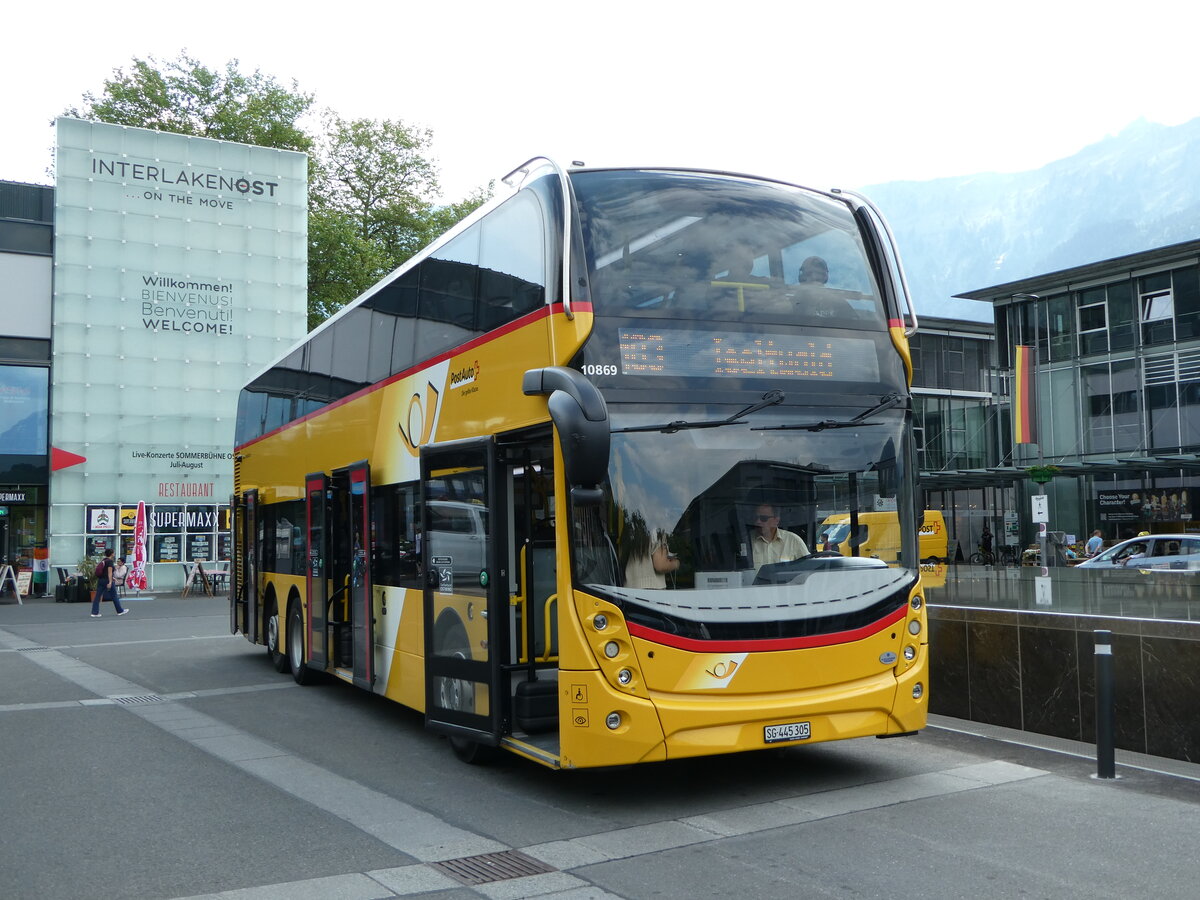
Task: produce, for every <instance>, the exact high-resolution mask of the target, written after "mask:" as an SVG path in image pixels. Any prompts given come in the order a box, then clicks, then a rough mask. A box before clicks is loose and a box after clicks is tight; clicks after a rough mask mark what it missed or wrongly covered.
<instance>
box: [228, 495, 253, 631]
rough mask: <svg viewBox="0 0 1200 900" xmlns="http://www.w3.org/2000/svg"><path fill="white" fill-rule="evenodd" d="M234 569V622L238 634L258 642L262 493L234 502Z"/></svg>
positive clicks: (232, 615) (233, 629) (232, 587)
mask: <svg viewBox="0 0 1200 900" xmlns="http://www.w3.org/2000/svg"><path fill="white" fill-rule="evenodd" d="M232 506H233V540H234V545H235V549H234V565H235V566H236V567H237V571H236V572H235V573H234V577H233V578H231V579H230V621H229V628H230V631H232V632H233V633H234V634H237V632H238V631H241V632H242V634H244V635H245V636H246V639H247V640H249V641H254V642H257V641H258V616H259V609H258V540H257V538H258V534H257V531H256V528H257V523H256V519H257V516H258V491H246V492H245V493H244V494H242V496H241V499H238V498H237V497H234V498H233V502H232Z"/></svg>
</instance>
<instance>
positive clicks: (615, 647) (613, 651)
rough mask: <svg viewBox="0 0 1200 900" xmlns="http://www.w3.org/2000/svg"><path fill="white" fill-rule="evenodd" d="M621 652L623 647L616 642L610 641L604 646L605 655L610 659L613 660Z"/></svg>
mask: <svg viewBox="0 0 1200 900" xmlns="http://www.w3.org/2000/svg"><path fill="white" fill-rule="evenodd" d="M620 652H621V645H620V644H618V643H617V642H616V641H609V642H608V643H607V644H605V645H604V655H605V656H607V657H608V658H609V659H613V658H614V657H616V655H617V654H618V653H620Z"/></svg>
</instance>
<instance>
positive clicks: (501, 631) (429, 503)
mask: <svg viewBox="0 0 1200 900" xmlns="http://www.w3.org/2000/svg"><path fill="white" fill-rule="evenodd" d="M503 492H504V491H503V479H502V478H498V477H496V448H495V442H494V439H493V438H491V437H487V438H481V439H471V440H465V441H456V442H454V443H451V444H444V445H441V446H425V447H422V448H421V501H422V503H421V505H422V522H423V526H422V548H421V559H422V567H423V568H422V571H423V572H424V579H425V581H424V591H425V723H426V725H427V727H429V728H430V729H432V730H434V731H439V732H442V733H444V734H448V735H450V738H451V742H452V744H453V745H454V749H455V752H456V753H457V754H458V755H459V756H461V757H463V758H464V759H470V758H473V757H474V755H475V753H476V752H477V751H479V750H480V748H483V747H494V746H496V745H497V744H498V743H499V741H500V736H501V734H502V733H504V732H505V731H506V729H507V725H506V722H507V719H508V706H509V698H508V692H507V690H505V689H503V688H502V681H501V678H502V666H503V662H504V655H505V653H504V648H506V647H507V646H508V635H507V630H508V629H507V623H508V600H509V592H508V582H509V579H508V572H507V566H508V562H507V559H508V554H507V552H504V550H503V548H505V547H506V543H505V533H506V528H507V518H508V517H507V514H506V512H505V510H506V509H507V505H506V500H505V498H504V496H503Z"/></svg>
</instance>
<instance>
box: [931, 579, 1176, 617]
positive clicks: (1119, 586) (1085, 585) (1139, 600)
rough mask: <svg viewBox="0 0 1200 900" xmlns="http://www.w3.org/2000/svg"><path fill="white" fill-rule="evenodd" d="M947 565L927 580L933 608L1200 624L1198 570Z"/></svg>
mask: <svg viewBox="0 0 1200 900" xmlns="http://www.w3.org/2000/svg"><path fill="white" fill-rule="evenodd" d="M1042 571H1043V570H1042V569H1041V568H1040V567H1037V566H1014V567H1008V568H987V567H981V566H967V565H958V566H948V567H947V568H946V572H945V581H944V583H941V581H942V579H941V578H938V579H936V580H934V579H930V580H928V581H927V589H926V594H927V599H928V602H929V603H931V604H934V605H937V606H965V607H981V608H987V609H1009V610H1030V611H1035V612H1056V613H1072V614H1076V615H1093V616H1119V617H1123V618H1136V619H1166V620H1172V621H1193V622H1200V571H1161V570H1143V569H1081V568H1065V567H1063V568H1050V569H1047V570H1046V571H1047V572H1048V573H1049V574H1048V575H1046V576H1043V575H1042V574H1041V573H1042Z"/></svg>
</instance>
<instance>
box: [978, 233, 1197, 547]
mask: <svg viewBox="0 0 1200 900" xmlns="http://www.w3.org/2000/svg"><path fill="white" fill-rule="evenodd" d="M961 296H963V297H965V298H969V299H976V300H987V301H989V302H991V303H992V304H993V307H994V310H995V324H996V351H997V354H998V357H997V363H998V366H999V370H1000V373H1001V374H1002V375H1003V376H1004V378H1003V379H1002V381H1003V382H1004V383H1005V384H1007V383H1008V381H1009V379H1010V378H1011V377H1012V373H1013V369H1014V349H1013V348H1014V347H1015V346H1016V345H1018V344H1024V345H1027V346H1030V347H1034V348H1036V360H1037V362H1036V370H1035V376H1036V377H1035V381H1036V392H1035V393H1036V397H1037V399H1038V400H1039V402H1038V404H1037V411H1036V422H1037V436H1038V438H1039V443H1037V444H1032V443H1031V444H1018V445H1012V446H1011V450H1012V456H1011V459H1010V460H998V463H999V466H1000V468H1004V467H1012V468H1014V469H1016V470H1024V469H1025V468H1027V467H1029V466H1031V465H1034V464H1037V463H1038V462H1042V463H1045V464H1047V465H1053V466H1056V467H1057V472H1056V473H1055V477H1054V479H1053V480H1052V481H1050V482H1049V483H1048V484H1047V485H1046V493H1047V494H1048V495H1049V496H1050V526H1049V528H1050V530H1052V531H1061V532H1063V533H1065V534H1067V535H1075V536H1076V537H1077V538H1078V539H1080V540H1082V539H1085V538H1086V536H1087V535H1089V534H1090V533H1091V532H1092V531H1093V530H1095V529H1100V530H1101V532H1102V533H1103V536H1104V538H1105V539H1106V540H1107V541H1109V542H1111V541H1114V540H1118V539H1122V538H1125V537H1130V536H1133V535H1136V534H1137V533H1138V532H1140V531H1151V532H1175V531H1180V532H1182V531H1195V530H1200V529H1197V526H1196V525H1195V524H1194V523H1195V516H1196V507H1195V503H1196V498H1197V493H1198V490H1200V455H1198V454H1200V241H1193V242H1187V243H1184V244H1177V245H1172V246H1169V247H1163V248H1159V249H1156V250H1152V251H1147V252H1145V253H1138V254H1131V255H1129V256H1124V257H1119V258H1116V259H1111V260H1106V261H1103V262H1098V263H1094V264H1090V265H1087V266H1081V267H1078V268H1075V269H1070V270H1064V271H1061V272H1055V273H1050V274H1047V275H1043V276H1038V277H1036V278H1030V279H1025V280H1023V281H1020V282H1013V283H1009V284H1003V285H997V286H995V287H990V288H984V289H982V290H978V291H971V292H968V293H965V294H963V295H961ZM998 403H999V404H1000V408H1001V412H1002V413H1003V414H1004V416H1005V417H1007V416H1008V415H1010V414H1011V401H1010V398H1009V396H1008V391H1004V390H1002V391H1000V392H998ZM1018 484H1020V485H1021V488H1022V491H1023V492H1024V493H1026V494H1027V493H1028V492H1029V491H1028V486H1027V485H1028V483H1027V482H1025V483H1024V484H1021V482H1018ZM1023 539H1029V534H1028V533H1026V534H1023Z"/></svg>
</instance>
